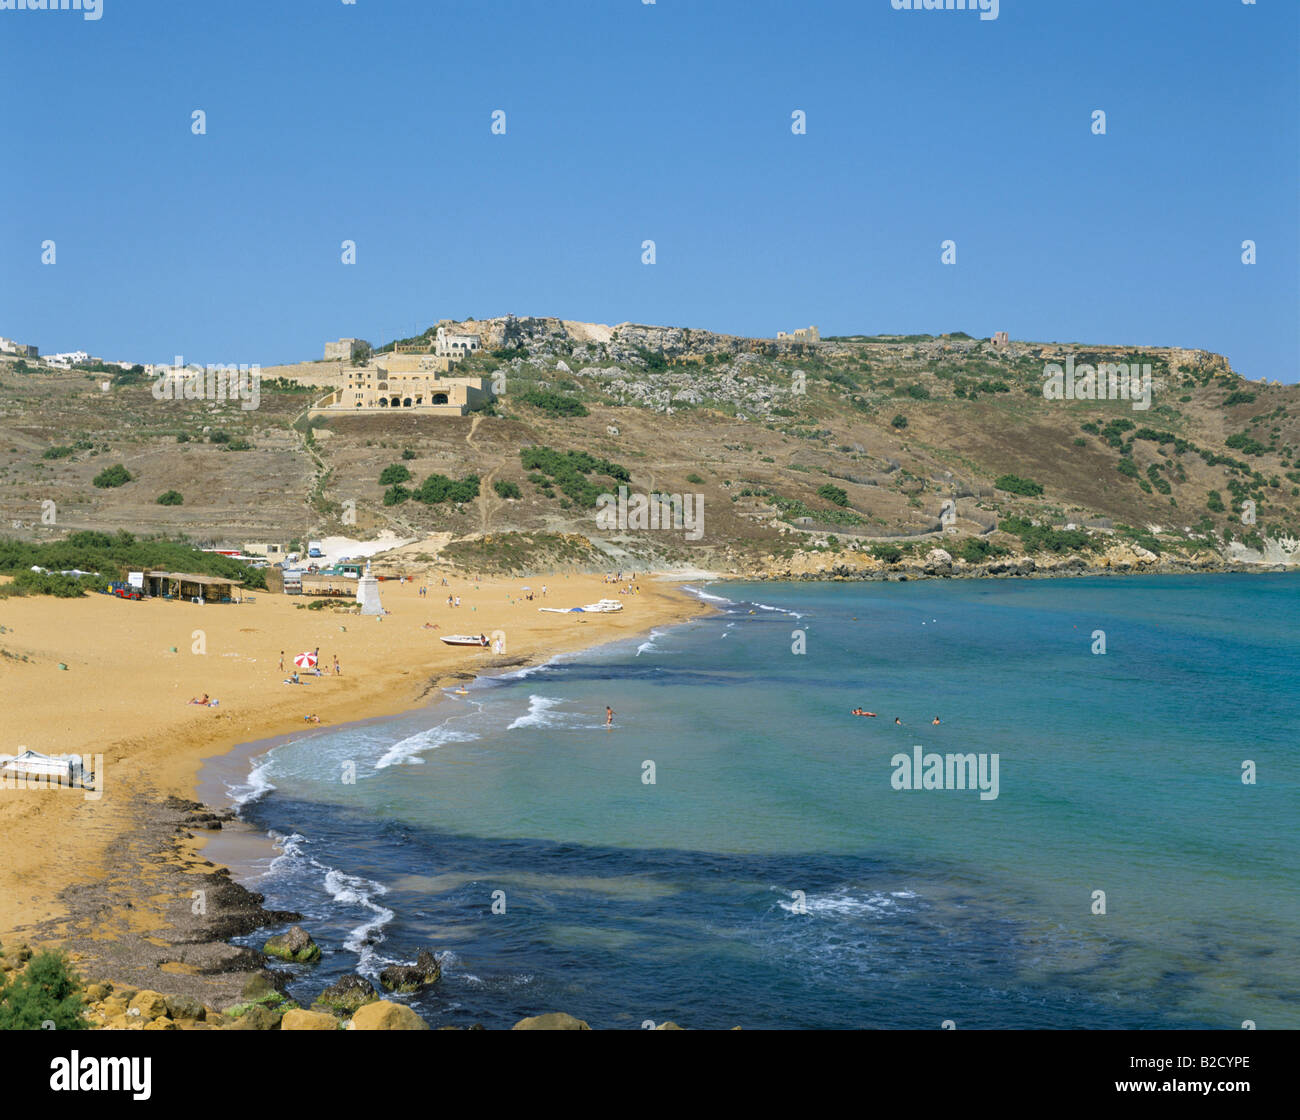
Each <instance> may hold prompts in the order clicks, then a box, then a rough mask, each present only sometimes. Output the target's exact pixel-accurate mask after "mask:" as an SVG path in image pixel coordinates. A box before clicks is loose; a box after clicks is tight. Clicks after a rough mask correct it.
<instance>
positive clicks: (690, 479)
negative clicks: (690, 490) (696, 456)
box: [686, 460, 770, 486]
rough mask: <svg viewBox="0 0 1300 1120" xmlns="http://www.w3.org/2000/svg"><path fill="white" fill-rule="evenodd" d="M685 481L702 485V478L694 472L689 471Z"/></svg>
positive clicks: (694, 484)
mask: <svg viewBox="0 0 1300 1120" xmlns="http://www.w3.org/2000/svg"><path fill="white" fill-rule="evenodd" d="M769 461H770V460H769ZM686 481H687V482H689V483H690V484H691V485H692V486H703V485H704V479H702V478H701V477H700V476H699V475H698V474H695V473H694V472H691V473H690V474H688V475H687V476H686Z"/></svg>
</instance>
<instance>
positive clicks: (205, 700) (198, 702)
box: [190, 692, 208, 708]
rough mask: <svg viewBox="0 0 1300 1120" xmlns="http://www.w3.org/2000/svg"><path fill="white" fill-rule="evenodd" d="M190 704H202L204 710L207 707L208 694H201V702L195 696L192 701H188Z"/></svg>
mask: <svg viewBox="0 0 1300 1120" xmlns="http://www.w3.org/2000/svg"><path fill="white" fill-rule="evenodd" d="M190 703H191V704H202V705H203V706H204V707H205V708H206V707H207V706H208V694H207V693H206V692H205V693H204V694H203V699H202V700H200V699H199V698H198V697H197V696H196V697H194V699H193V700H191V701H190Z"/></svg>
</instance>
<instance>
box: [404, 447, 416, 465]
mask: <svg viewBox="0 0 1300 1120" xmlns="http://www.w3.org/2000/svg"><path fill="white" fill-rule="evenodd" d="M402 458H403V459H405V460H406V461H407V462H408V463H409V462H410V461H411V460H412V459H414V458H415V452H414V451H412V450H411V449H410V448H409V447H403V448H402Z"/></svg>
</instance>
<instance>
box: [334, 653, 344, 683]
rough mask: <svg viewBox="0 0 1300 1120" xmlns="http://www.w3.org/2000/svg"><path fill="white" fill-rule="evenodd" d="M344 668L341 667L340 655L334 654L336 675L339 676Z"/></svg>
mask: <svg viewBox="0 0 1300 1120" xmlns="http://www.w3.org/2000/svg"><path fill="white" fill-rule="evenodd" d="M342 672H343V670H342V669H340V668H339V655H338V654H337V653H336V654H335V655H334V675H335V676H336V677H337V676H338V675H339V674H340V673H342Z"/></svg>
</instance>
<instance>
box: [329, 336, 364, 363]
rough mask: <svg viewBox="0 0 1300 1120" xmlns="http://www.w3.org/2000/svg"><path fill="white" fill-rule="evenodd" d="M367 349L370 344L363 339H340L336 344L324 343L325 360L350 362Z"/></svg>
mask: <svg viewBox="0 0 1300 1120" xmlns="http://www.w3.org/2000/svg"><path fill="white" fill-rule="evenodd" d="M369 349H370V343H368V342H367V341H366V340H365V339H364V338H340V339H339V340H338V342H327V343H325V360H326V361H327V362H331V361H343V362H350V361H352V359H353V358H355V357H356V356H357V355H358V354H364V353H365V352H366V351H367V350H369Z"/></svg>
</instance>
